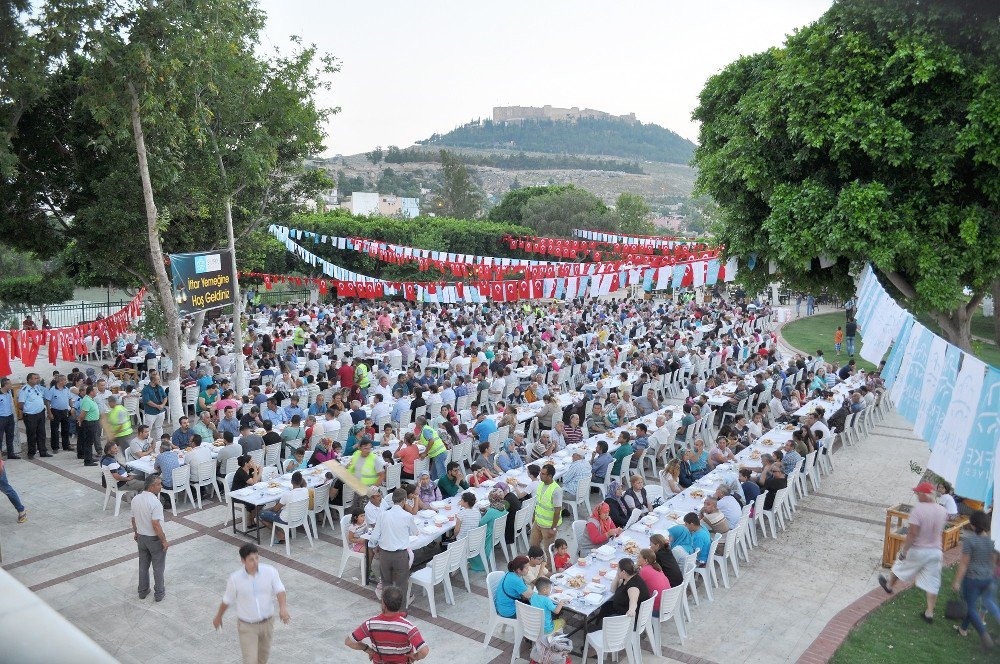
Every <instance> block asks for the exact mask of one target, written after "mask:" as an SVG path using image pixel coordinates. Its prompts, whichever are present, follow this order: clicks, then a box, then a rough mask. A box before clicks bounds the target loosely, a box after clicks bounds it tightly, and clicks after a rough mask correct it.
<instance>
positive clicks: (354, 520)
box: [347, 511, 368, 553]
mask: <svg viewBox="0 0 1000 664" xmlns="http://www.w3.org/2000/svg"><path fill="white" fill-rule="evenodd" d="M367 533H368V524H367V522H366V521H365V513H364V512H363V511H361V512H353V513H352V514H351V525H350V526H348V528H347V543H348V544H350V545H351V551H354V552H355V553H361V552H363V551H364V550H365V549H366V548H367V547H368V540H366V539H365V538H364V537H362V536H363V535H365V534H367Z"/></svg>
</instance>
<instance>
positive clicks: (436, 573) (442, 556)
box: [431, 550, 451, 583]
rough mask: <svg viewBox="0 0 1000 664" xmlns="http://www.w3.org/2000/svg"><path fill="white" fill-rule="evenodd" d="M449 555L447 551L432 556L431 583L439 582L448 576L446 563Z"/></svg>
mask: <svg viewBox="0 0 1000 664" xmlns="http://www.w3.org/2000/svg"><path fill="white" fill-rule="evenodd" d="M450 558H451V554H450V553H448V551H447V550H445V551H442V552H441V553H439V554H437V555H436V556H434V558H433V559H432V560H431V583H439V582H441V581H442V580H443V579H444V577H445V576H447V575H448V561H449V559H450Z"/></svg>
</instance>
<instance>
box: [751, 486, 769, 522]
mask: <svg viewBox="0 0 1000 664" xmlns="http://www.w3.org/2000/svg"><path fill="white" fill-rule="evenodd" d="M765 500H767V491H761V492H760V493H759V494H757V498H756V499H755V500H754V502H753V515H754V518H755V519H756V518H758V517H760V516H761V515H762V514H763V513H764V501H765Z"/></svg>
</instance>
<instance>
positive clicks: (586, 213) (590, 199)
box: [508, 187, 614, 237]
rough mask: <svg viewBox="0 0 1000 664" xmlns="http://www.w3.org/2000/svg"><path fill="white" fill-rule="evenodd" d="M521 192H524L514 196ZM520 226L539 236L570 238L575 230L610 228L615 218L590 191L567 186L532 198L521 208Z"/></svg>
mask: <svg viewBox="0 0 1000 664" xmlns="http://www.w3.org/2000/svg"><path fill="white" fill-rule="evenodd" d="M521 191H524V190H523V189H520V190H518V192H513V193H519V192H521ZM508 195H509V194H508ZM521 223H522V224H524V225H525V226H527V227H529V228H531V229H533V230H534V231H535V233H536V234H538V235H555V236H559V237H572V235H573V229H574V228H589V229H601V228H607V227H609V226H610V225H612V224H613V223H614V215H613V213H612V212H611V211H610V210H608V206H607V205H605V204H604V202H603V201H602V200H601V199H600V198H598V197H597V196H595V195H594V194H592V193H590V192H589V191H587V190H585V189H578V188H576V187H567V188H566V189H563V190H560V191H554V192H551V193H547V194H543V195H541V196H533V197H531V198H530V199H529V200H528V202H527V203H525V204H524V208H523V209H522V220H521Z"/></svg>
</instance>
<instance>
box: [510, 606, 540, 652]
mask: <svg viewBox="0 0 1000 664" xmlns="http://www.w3.org/2000/svg"><path fill="white" fill-rule="evenodd" d="M514 611H515V614H516V615H517V620H515V621H514V650H513V651H512V652H511V653H510V664H514V660H515V659H517V656H518V654H519V653H520V652H521V643H522V642H523V641H524V640H526V639H527V640H528V641H531V642H532V643H535V642H536V641H538V639H540V638H541V637H542V634H544V633H545V611H543V610H542V609H541V608H539V607H537V606H531V605H530V604H525V603H524V602H516V603H515V604H514Z"/></svg>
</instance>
